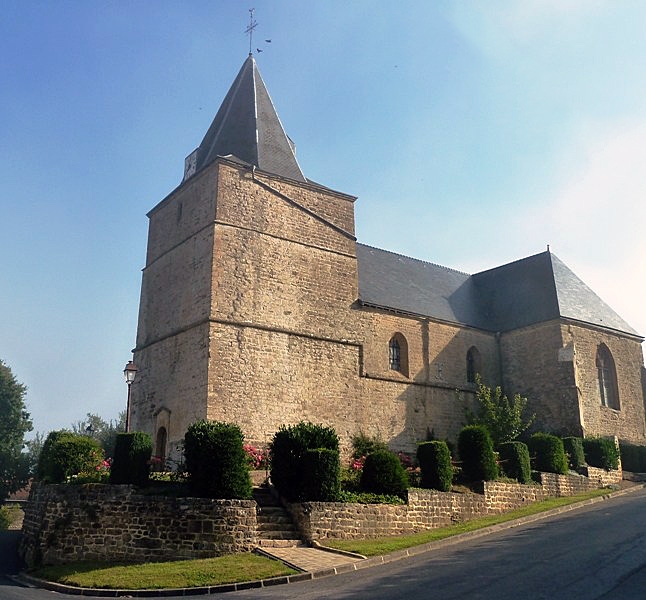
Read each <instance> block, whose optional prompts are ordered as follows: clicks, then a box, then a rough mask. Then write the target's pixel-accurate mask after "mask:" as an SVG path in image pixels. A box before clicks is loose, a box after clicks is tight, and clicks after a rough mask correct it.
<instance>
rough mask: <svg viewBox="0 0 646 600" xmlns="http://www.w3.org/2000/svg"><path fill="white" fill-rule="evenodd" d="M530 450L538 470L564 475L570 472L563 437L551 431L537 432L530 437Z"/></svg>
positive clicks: (535, 467)
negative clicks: (552, 433) (550, 432)
mask: <svg viewBox="0 0 646 600" xmlns="http://www.w3.org/2000/svg"><path fill="white" fill-rule="evenodd" d="M529 451H530V454H531V455H532V459H533V461H534V469H536V470H537V471H543V472H545V473H560V474H562V475H565V474H566V473H567V472H568V461H567V457H566V456H565V450H564V448H563V442H562V441H561V438H558V437H556V436H555V435H551V434H549V433H535V434H534V435H532V437H530V438H529Z"/></svg>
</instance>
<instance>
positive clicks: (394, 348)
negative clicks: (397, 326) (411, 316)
mask: <svg viewBox="0 0 646 600" xmlns="http://www.w3.org/2000/svg"><path fill="white" fill-rule="evenodd" d="M388 364H389V367H390V370H391V371H399V372H400V373H401V374H402V375H405V376H406V377H408V343H407V342H406V338H405V337H404V336H403V335H402V334H401V333H396V334H395V335H393V337H391V338H390V342H388Z"/></svg>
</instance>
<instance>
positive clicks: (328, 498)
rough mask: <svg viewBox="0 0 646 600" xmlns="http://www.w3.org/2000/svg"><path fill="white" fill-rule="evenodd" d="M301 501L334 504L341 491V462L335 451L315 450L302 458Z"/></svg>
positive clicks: (306, 452)
mask: <svg viewBox="0 0 646 600" xmlns="http://www.w3.org/2000/svg"><path fill="white" fill-rule="evenodd" d="M302 474H303V478H304V482H303V500H311V501H317V502H334V501H335V500H338V499H339V492H340V491H341V461H340V458H339V452H338V451H337V450H330V449H329V448H317V449H315V450H306V451H305V454H304V456H303V473H302Z"/></svg>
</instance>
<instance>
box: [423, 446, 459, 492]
mask: <svg viewBox="0 0 646 600" xmlns="http://www.w3.org/2000/svg"><path fill="white" fill-rule="evenodd" d="M417 462H418V463H419V466H420V469H421V471H422V479H421V481H420V484H421V486H422V487H423V488H430V489H433V490H439V491H440V492H448V491H450V490H451V483H452V481H453V466H452V465H451V452H450V451H449V447H448V446H447V445H446V442H440V441H434V442H423V443H421V444H420V445H419V446H417Z"/></svg>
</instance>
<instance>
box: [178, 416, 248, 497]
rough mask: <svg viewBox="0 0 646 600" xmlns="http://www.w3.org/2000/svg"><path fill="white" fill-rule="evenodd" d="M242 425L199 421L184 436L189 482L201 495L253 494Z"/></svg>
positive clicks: (238, 495) (232, 495) (198, 494)
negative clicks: (243, 446) (244, 448)
mask: <svg viewBox="0 0 646 600" xmlns="http://www.w3.org/2000/svg"><path fill="white" fill-rule="evenodd" d="M242 444H243V436H242V431H241V430H240V427H238V426H237V425H234V424H231V423H221V422H219V421H206V420H202V421H197V422H196V423H193V424H192V425H191V426H190V427H189V428H188V430H187V432H186V436H185V438H184V456H185V459H186V471H187V472H188V484H189V487H190V489H191V491H192V492H193V493H194V494H196V495H197V496H200V497H205V498H218V499H233V498H237V499H241V500H246V499H249V498H251V480H250V478H249V469H248V467H247V456H246V454H245V451H244V450H243V448H242Z"/></svg>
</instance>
